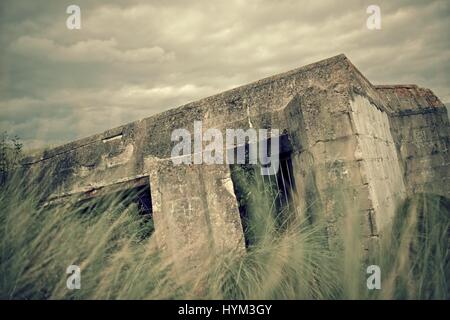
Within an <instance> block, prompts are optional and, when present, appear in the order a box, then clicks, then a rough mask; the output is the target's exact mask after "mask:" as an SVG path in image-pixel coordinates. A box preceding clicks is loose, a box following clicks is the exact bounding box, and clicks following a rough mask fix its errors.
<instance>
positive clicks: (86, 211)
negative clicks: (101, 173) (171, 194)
mask: <svg viewBox="0 0 450 320" xmlns="http://www.w3.org/2000/svg"><path fill="white" fill-rule="evenodd" d="M77 198H78V199H77V200H76V204H75V206H76V207H77V208H78V212H79V213H80V214H81V215H92V216H100V215H101V214H104V213H105V212H106V211H109V212H111V211H112V212H113V214H115V213H117V214H120V213H122V212H123V211H124V210H127V209H129V208H130V207H132V206H135V209H136V210H137V214H138V215H139V220H140V221H139V224H140V228H139V231H138V232H139V234H138V236H139V238H141V239H145V238H147V237H149V236H150V235H151V234H152V233H153V231H154V226H153V217H152V200H151V194H150V183H149V179H148V177H143V178H140V179H136V180H132V181H127V182H123V183H118V184H114V185H110V186H105V187H102V188H97V189H93V190H91V191H89V192H85V193H83V194H80V195H78V197H77Z"/></svg>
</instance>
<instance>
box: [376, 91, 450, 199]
mask: <svg viewBox="0 0 450 320" xmlns="http://www.w3.org/2000/svg"><path fill="white" fill-rule="evenodd" d="M377 90H378V91H379V92H380V93H381V94H382V96H383V98H384V99H385V100H386V103H387V104H388V105H389V107H390V108H391V110H392V113H391V114H390V123H391V132H392V135H393V138H394V141H395V144H396V148H397V150H398V154H399V158H400V160H401V166H402V168H403V173H404V179H405V183H406V187H407V189H408V192H409V193H410V194H413V193H417V192H426V193H434V194H439V195H443V196H446V197H450V188H449V187H448V186H449V185H450V155H449V147H450V142H449V139H450V138H449V136H450V134H449V128H450V126H449V120H448V116H447V110H446V108H445V105H444V104H443V103H442V102H441V101H439V99H438V98H437V97H436V96H435V95H434V94H433V92H432V91H431V90H429V89H423V88H419V87H417V86H415V85H399V86H378V87H377Z"/></svg>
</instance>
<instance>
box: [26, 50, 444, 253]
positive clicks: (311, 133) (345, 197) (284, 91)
mask: <svg viewBox="0 0 450 320" xmlns="http://www.w3.org/2000/svg"><path fill="white" fill-rule="evenodd" d="M195 120H201V121H203V128H204V129H205V130H206V129H207V128H217V129H219V130H222V131H224V130H225V129H226V128H229V129H233V128H240V129H247V128H250V127H252V128H255V129H258V128H269V129H270V128H276V129H279V130H280V132H281V133H283V134H287V135H288V136H289V137H290V140H291V145H292V154H291V157H292V166H293V175H294V178H295V179H294V180H295V182H296V192H295V194H294V195H293V198H294V202H295V206H296V207H297V209H298V210H297V211H298V213H299V214H303V215H308V214H317V212H321V213H322V214H323V217H324V218H325V219H326V220H327V222H328V226H329V227H328V233H329V236H330V239H333V238H335V237H334V236H335V235H337V234H339V233H340V232H342V230H343V222H342V217H341V216H339V215H338V214H336V212H337V211H338V210H337V207H339V205H340V202H342V201H346V202H349V203H351V204H352V207H353V208H355V210H356V211H357V212H358V214H359V215H360V218H361V227H362V230H363V232H362V233H363V235H364V236H366V237H367V238H369V239H376V238H377V237H378V235H379V234H380V233H381V232H382V230H383V228H384V227H385V226H386V225H388V224H389V221H390V220H391V218H392V216H393V214H394V211H395V207H396V206H397V204H398V203H399V201H401V200H402V199H403V198H404V197H405V196H406V195H407V194H408V193H414V192H418V191H427V192H433V193H438V194H443V195H446V196H449V188H448V179H449V177H450V172H449V167H448V165H449V153H448V146H449V122H448V118H447V114H446V110H445V107H443V105H442V103H441V102H440V101H439V99H438V98H437V97H436V96H434V95H433V94H432V92H431V91H429V90H427V89H421V88H418V87H416V86H373V85H372V84H371V83H370V82H369V81H368V80H367V79H366V78H365V77H364V76H363V75H362V74H361V73H360V72H359V71H358V70H357V69H356V68H355V67H354V66H353V64H352V63H351V62H350V61H349V60H348V59H347V58H346V57H345V56H344V55H339V56H336V57H332V58H329V59H326V60H323V61H320V62H317V63H314V64H311V65H308V66H305V67H302V68H299V69H296V70H293V71H289V72H287V73H284V74H280V75H277V76H273V77H270V78H266V79H263V80H260V81H257V82H255V83H252V84H249V85H245V86H242V87H239V88H236V89H232V90H229V91H226V92H224V93H221V94H218V95H215V96H212V97H208V98H205V99H202V100H200V101H196V102H193V103H189V104H187V105H185V106H182V107H179V108H177V109H173V110H169V111H167V112H164V113H161V114H158V115H155V116H152V117H149V118H146V119H143V120H140V121H136V122H133V123H130V124H127V125H124V126H121V127H118V128H115V129H111V130H108V131H106V132H104V133H101V134H98V135H95V136H92V137H89V138H85V139H82V140H79V141H75V142H72V143H69V144H66V145H64V146H61V147H58V148H54V149H52V150H48V151H45V152H44V153H42V154H41V155H39V156H37V157H33V158H28V159H25V160H24V162H23V164H24V168H26V169H27V170H28V172H31V173H35V174H38V175H41V176H42V177H50V179H49V180H50V182H51V187H50V188H49V192H48V194H47V195H46V197H47V198H48V199H57V198H61V196H63V195H70V194H83V193H85V192H89V191H92V190H95V189H96V188H99V187H101V186H105V185H111V184H115V183H121V182H122V181H130V180H133V179H136V178H137V177H142V176H150V186H151V193H152V196H153V211H154V219H155V228H156V231H155V232H156V234H158V233H160V234H161V235H160V236H159V239H162V240H161V241H160V242H161V243H162V244H161V245H162V246H164V243H166V244H167V243H169V238H168V237H171V236H173V237H172V238H173V239H172V240H173V241H175V242H176V243H177V245H175V246H174V245H171V247H172V248H180V247H178V245H184V244H185V243H191V241H193V239H192V238H191V237H192V236H194V237H196V239H200V238H202V237H203V238H204V239H205V241H207V242H211V243H214V245H213V246H214V247H217V248H231V247H234V246H238V247H239V246H241V244H242V228H241V227H240V226H239V212H238V210H237V206H236V203H235V202H236V198H235V196H234V195H233V194H232V193H230V190H232V188H231V186H230V180H229V171H228V168H227V167H226V166H220V165H219V166H217V167H216V168H214V166H181V167H176V168H175V167H174V168H171V166H170V162H169V161H168V159H169V158H170V153H171V150H172V147H173V145H174V143H173V142H172V141H171V140H170V138H171V133H172V131H173V130H174V129H180V128H185V129H188V130H189V131H190V132H193V124H194V121H195ZM231 183H232V182H231ZM337 190H338V191H339V192H336V191H337ZM337 194H339V196H338V195H337ZM177 208H178V209H177ZM311 208H317V209H318V210H315V211H314V210H311ZM194 211H195V212H194ZM314 212H315V213H314ZM228 238H232V239H228ZM164 239H165V240H164ZM208 239H209V240H208ZM172 240H170V241H172ZM331 242H332V241H331ZM363 246H364V247H365V249H368V246H369V244H366V243H364V244H363ZM175 250H177V249H175Z"/></svg>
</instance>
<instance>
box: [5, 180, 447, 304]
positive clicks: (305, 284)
mask: <svg viewBox="0 0 450 320" xmlns="http://www.w3.org/2000/svg"><path fill="white" fill-rule="evenodd" d="M254 182H255V183H254V184H253V183H252V184H249V185H248V186H246V190H245V196H246V199H247V200H246V201H247V205H248V207H249V208H251V210H249V213H248V216H247V217H246V219H248V220H247V221H246V225H247V226H248V228H249V230H247V235H249V236H250V237H252V241H251V244H250V245H249V247H248V248H247V250H246V253H245V254H242V252H226V253H223V254H221V255H216V254H214V252H211V254H208V255H206V256H207V257H208V258H207V259H205V260H204V261H203V263H202V265H201V266H200V267H199V268H195V269H189V268H186V269H183V270H182V272H180V270H179V269H178V268H177V265H179V262H180V261H179V260H180V259H183V256H182V253H180V254H179V255H175V256H170V255H167V254H164V252H161V251H160V250H159V249H158V246H157V245H156V243H155V239H154V237H152V236H149V232H150V231H151V230H150V229H151V226H150V225H149V222H148V221H147V220H146V219H145V217H143V216H142V215H140V214H139V210H137V207H136V206H134V205H132V204H131V205H128V206H123V202H118V200H117V198H115V199H113V198H111V199H106V200H105V199H104V200H103V201H102V203H100V204H96V205H95V206H92V205H91V204H85V205H80V204H74V203H67V204H65V205H58V206H43V205H42V204H41V203H40V199H41V194H40V193H41V191H40V190H30V191H27V192H26V194H24V192H23V191H24V188H23V181H22V179H20V178H17V177H16V178H13V179H12V181H10V182H9V183H8V184H7V185H6V186H5V187H4V188H3V189H2V192H1V194H0V298H3V299H186V298H200V299H376V298H382V299H391V298H395V299H404V298H405V299H406V298H409V299H411V298H412V299H414V298H419V299H422V298H424V299H428V298H436V299H447V298H448V297H449V292H448V280H449V264H448V263H449V261H448V244H449V242H448V241H449V239H448V230H449V211H450V205H449V201H448V200H447V199H445V198H442V197H438V196H431V195H417V196H415V197H413V198H411V199H408V200H407V201H406V202H405V203H404V204H403V205H402V206H401V207H400V208H399V211H398V213H397V216H396V218H395V221H394V223H393V224H392V229H391V230H389V231H386V232H385V235H384V237H382V238H381V239H380V241H379V246H378V250H374V251H373V252H369V256H368V257H365V256H364V255H363V252H362V249H361V248H362V246H361V241H362V239H361V236H360V221H359V219H358V218H357V217H358V216H357V214H356V211H355V210H354V208H352V206H351V205H350V204H347V203H346V201H345V199H343V200H342V201H341V202H340V204H341V205H340V206H337V210H338V211H339V212H338V214H340V215H341V218H342V221H343V223H342V228H343V230H342V231H343V232H342V233H341V234H342V236H340V238H339V240H338V241H339V242H340V249H336V248H334V247H332V246H330V243H329V239H328V237H327V232H326V229H327V222H326V221H325V218H324V217H322V218H317V219H316V220H315V221H314V223H311V221H310V220H309V219H306V218H305V217H303V218H302V216H301V215H298V214H295V212H294V211H293V209H285V212H282V213H281V214H280V212H279V211H277V210H275V209H274V207H275V206H274V202H273V201H274V200H273V199H274V198H273V195H272V196H268V195H267V194H265V193H264V188H263V192H261V185H258V182H256V181H254ZM251 185H255V186H256V187H255V188H254V189H252V187H251ZM277 212H278V213H277ZM317 216H318V217H321V215H320V214H319V213H317ZM355 217H356V218H355ZM72 264H75V265H78V266H80V268H81V289H79V290H69V289H67V287H66V280H67V277H68V275H67V274H66V272H65V271H66V268H67V267H68V266H69V265H72ZM368 264H377V265H379V266H380V267H381V270H382V288H381V290H372V291H369V290H368V289H367V287H366V279H367V276H368V275H367V274H366V273H365V267H366V266H367V265H368Z"/></svg>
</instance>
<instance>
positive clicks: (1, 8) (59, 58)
mask: <svg viewBox="0 0 450 320" xmlns="http://www.w3.org/2000/svg"><path fill="white" fill-rule="evenodd" d="M72 3H73V2H72V1H20V0H14V1H9V0H7V1H2V2H1V3H0V68H1V69H0V70H1V72H0V127H1V128H2V129H7V130H8V131H11V132H13V133H18V134H20V135H21V136H23V137H24V139H25V140H26V142H27V143H28V144H29V145H30V146H39V145H42V144H55V143H61V142H64V141H68V140H70V139H74V138H79V137H82V136H86V135H89V134H92V133H95V132H99V131H102V130H104V129H107V128H109V127H113V126H117V125H120V124H123V123H126V122H128V121H131V120H134V119H139V118H142V117H145V116H149V115H152V114H154V113H157V112H160V111H163V110H166V109H168V108H171V107H176V106H178V105H180V104H183V103H187V102H189V101H192V100H195V99H199V98H202V97H205V96H208V95H210V94H213V93H217V92H220V91H223V90H225V89H228V88H231V87H233V86H237V85H240V84H245V83H247V82H249V81H252V80H257V79H259V78H261V77H265V76H269V75H272V74H276V73H279V72H283V71H286V70H289V69H292V68H296V67H298V66H301V65H304V64H307V63H310V62H314V61H317V60H320V59H323V58H327V57H330V56H333V55H336V54H339V53H345V54H346V55H347V56H348V57H349V58H350V59H351V60H352V61H353V62H354V63H355V65H356V66H357V67H358V68H359V69H360V70H361V71H362V72H363V73H364V74H365V75H367V77H368V78H369V79H370V80H371V81H373V82H374V83H417V84H419V85H421V86H425V87H430V88H431V89H433V90H434V91H435V93H437V94H438V96H440V97H441V98H442V100H444V101H450V90H449V88H450V77H449V74H450V61H449V60H450V46H449V37H448V36H447V33H448V30H450V28H449V27H450V25H449V19H448V17H449V5H448V1H358V0H351V1H345V2H342V1H299V0H298V1H269V0H266V1H252V0H249V1H248V0H246V1H243V0H242V1H237V0H236V1H181V0H180V1H125V0H123V1H119V0H117V1H77V2H76V4H78V5H79V6H80V7H81V14H82V29H81V30H77V31H72V30H68V29H67V28H66V26H65V21H66V18H67V14H66V13H65V10H66V7H67V6H68V5H70V4H72ZM369 4H378V5H379V6H380V7H381V14H382V29H381V30H379V31H370V30H368V29H367V28H366V26H365V23H366V19H367V17H368V15H367V14H366V8H367V6H368V5H369Z"/></svg>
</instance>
